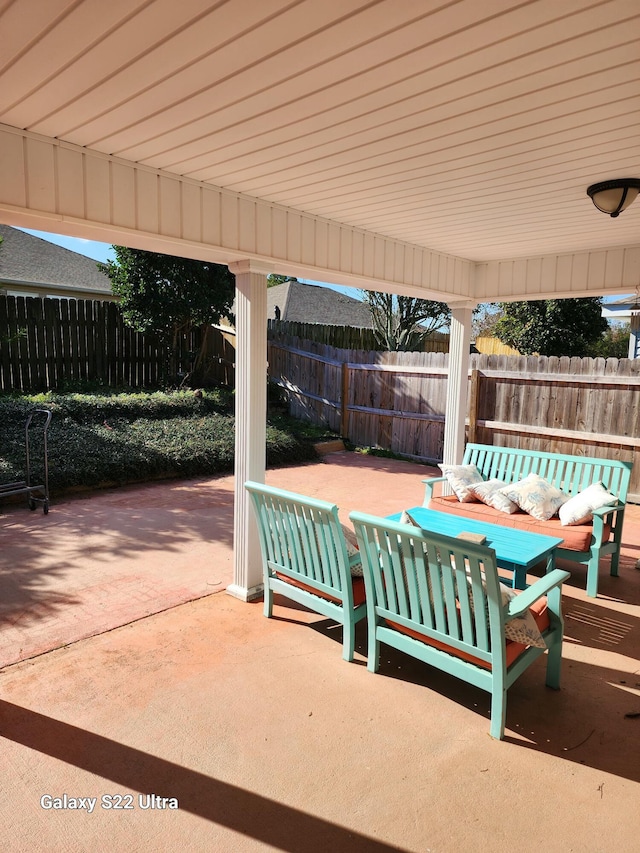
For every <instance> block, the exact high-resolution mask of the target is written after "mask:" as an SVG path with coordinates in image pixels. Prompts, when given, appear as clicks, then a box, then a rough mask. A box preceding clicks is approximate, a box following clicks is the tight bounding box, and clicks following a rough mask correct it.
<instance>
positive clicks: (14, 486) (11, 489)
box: [0, 409, 51, 515]
mask: <svg viewBox="0 0 640 853" xmlns="http://www.w3.org/2000/svg"><path fill="white" fill-rule="evenodd" d="M35 415H45V421H44V424H43V427H42V437H43V443H42V448H43V457H44V460H43V461H44V483H43V484H41V485H37V486H36V485H33V484H32V483H31V455H30V450H29V428H30V427H31V423H32V421H33V418H34V416H35ZM50 423H51V412H50V411H49V410H48V409H34V411H33V412H31V414H30V415H29V417H28V418H27V422H26V424H25V428H24V443H25V452H26V468H27V479H26V480H21V481H19V482H17V483H6V484H5V485H0V499H2V498H4V497H8V496H9V495H28V501H29V509H32V510H33V509H35V508H36V505H37V504H39V503H41V504H42V511H43V512H44V514H45V515H46V514H47V513H48V512H49V459H48V452H47V430H48V429H49V424H50Z"/></svg>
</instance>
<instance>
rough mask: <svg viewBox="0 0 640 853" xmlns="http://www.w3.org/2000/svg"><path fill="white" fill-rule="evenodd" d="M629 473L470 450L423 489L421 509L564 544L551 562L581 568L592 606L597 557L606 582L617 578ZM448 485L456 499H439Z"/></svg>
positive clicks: (608, 464) (583, 462)
mask: <svg viewBox="0 0 640 853" xmlns="http://www.w3.org/2000/svg"><path fill="white" fill-rule="evenodd" d="M632 467H633V466H632V463H631V462H622V461H618V460H613V459H596V458H590V457H585V456H566V455H563V454H559V453H544V452H541V451H538V450H522V449H515V448H509V447H494V446H492V445H484V444H468V445H467V447H466V450H465V454H464V458H463V460H462V464H461V465H459V466H456V465H442V466H441V468H442V470H443V476H442V477H435V478H430V479H427V480H424V481H423V482H424V483H425V500H424V506H425V507H428V508H429V509H434V510H438V511H440V512H447V513H454V514H456V515H459V516H464V517H467V518H471V519H475V520H478V521H485V522H488V523H491V524H500V525H504V526H507V527H513V528H517V529H520V530H526V531H529V532H531V533H542V534H544V535H546V536H555V537H559V538H561V539H562V540H563V542H562V545H561V546H560V547H559V548H558V549H557V550H556V557H560V558H562V559H564V560H570V561H572V562H574V563H578V564H581V565H586V567H587V583H586V589H587V595H588V596H590V597H592V598H595V597H596V596H597V592H598V565H599V562H600V559H601V557H603V556H605V555H607V554H610V555H611V569H610V571H611V574H612V575H614V576H616V575H617V574H618V562H619V558H620V542H621V537H622V524H623V521H624V509H625V503H626V499H627V491H628V489H629V480H630V477H631V470H632ZM447 482H448V483H449V485H450V486H451V488H452V489H453V491H454V494H452V495H443V494H438V495H436V494H435V488H434V487H435V486H436V484H442V483H447ZM505 499H506V500H505ZM571 499H573V500H572V502H571Z"/></svg>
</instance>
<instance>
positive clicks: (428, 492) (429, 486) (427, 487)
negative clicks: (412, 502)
mask: <svg viewBox="0 0 640 853" xmlns="http://www.w3.org/2000/svg"><path fill="white" fill-rule="evenodd" d="M422 482H423V483H424V503H423V506H428V504H429V501H430V500H431V498H432V497H433V487H434V486H435V484H436V483H446V482H447V478H446V477H430V478H429V479H428V480H423V481H422Z"/></svg>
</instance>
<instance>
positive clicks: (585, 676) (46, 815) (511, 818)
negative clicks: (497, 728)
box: [0, 453, 640, 853]
mask: <svg viewBox="0 0 640 853" xmlns="http://www.w3.org/2000/svg"><path fill="white" fill-rule="evenodd" d="M429 473H430V471H429V469H425V468H424V467H422V466H418V465H413V464H411V463H407V462H399V461H396V460H385V459H377V458H373V457H368V456H361V455H357V454H351V453H339V454H332V455H330V456H328V457H326V458H325V461H324V462H323V463H320V464H315V465H307V466H297V467H290V468H282V469H277V470H270V471H268V472H267V482H270V483H273V484H275V485H278V486H281V487H283V488H290V489H293V490H297V491H302V492H304V493H306V494H311V495H316V496H319V497H324V498H327V499H331V500H335V501H336V503H338V505H339V506H340V507H341V514H342V515H343V516H344V519H345V520H346V518H347V516H348V513H349V512H350V511H351V510H352V509H366V510H367V511H371V512H374V513H378V514H382V515H385V514H388V513H391V512H393V511H397V510H399V509H402V508H404V507H410V506H415V505H416V504H419V503H421V501H422V496H423V487H422V484H421V482H420V480H421V478H422V477H424V476H428V475H429ZM232 502H233V478H232V477H221V478H215V479H201V480H197V481H190V482H179V483H178V482H170V483H159V484H154V485H148V486H140V487H127V488H122V489H117V490H110V491H105V492H102V493H97V494H93V495H91V496H88V495H84V496H76V497H73V498H65V499H64V500H59V501H54V503H53V505H52V509H51V512H50V514H49V515H48V516H46V517H45V516H43V515H42V513H41V512H36V513H29V511H28V510H25V509H23V508H22V507H18V506H15V507H13V506H12V507H10V508H5V510H4V512H3V514H2V515H0V620H1V621H0V626H1V629H0V756H1V758H0V770H1V772H0V829H2V830H3V832H2V849H3V850H8V851H102V850H104V849H105V847H107V846H108V847H109V848H111V849H113V850H116V851H119V850H127V851H173V850H175V849H179V848H183V849H186V850H194V851H201V850H202V851H205V850H206V851H257V850H285V851H301V853H302V852H303V851H304V853H306V851H311V853H313V851H321V850H322V851H325V850H336V851H343V850H344V851H352V850H353V851H358V850H362V851H374V853H375V851H377V850H380V851H383V850H404V851H416V853H426V851H437V852H438V853H449V851H452V853H453V851H455V853H457V851H476V850H478V849H480V850H491V851H502V850H505V851H506V850H511V849H513V848H518V849H520V850H526V851H528V850H537V849H539V848H540V847H544V848H545V850H549V851H563V853H564V851H618V852H619V853H625V851H629V852H630V853H631V851H636V850H637V849H638V845H639V841H638V839H640V810H639V809H638V807H637V803H638V800H639V797H640V717H638V716H635V715H636V714H638V713H640V618H639V617H640V571H637V570H636V569H635V563H636V560H638V558H640V507H638V506H632V507H629V509H628V516H627V519H626V522H625V530H624V535H623V539H624V547H623V558H622V561H621V569H620V577H619V578H610V577H609V575H608V573H607V572H606V571H605V572H603V573H602V581H601V589H600V594H599V597H598V599H596V600H592V599H588V598H587V597H586V595H585V592H584V573H583V571H582V570H581V569H574V570H573V576H572V579H571V581H570V582H569V583H568V584H566V585H565V587H564V610H565V619H566V632H565V645H564V668H563V687H562V690H561V691H559V692H555V691H550V690H548V689H547V688H545V686H544V661H538V662H537V663H536V664H535V665H534V666H533V667H531V668H530V669H529V670H528V671H527V672H526V673H525V674H524V675H523V676H522V678H521V679H520V680H519V681H518V682H517V683H516V684H515V685H514V687H512V689H511V690H510V691H509V700H508V704H507V732H506V738H505V740H504V741H503V742H501V743H500V742H497V741H494V740H492V739H491V738H490V737H489V735H488V728H489V702H488V697H487V696H486V695H485V694H483V693H482V692H481V691H479V690H476V689H474V688H472V687H470V686H468V685H461V684H458V683H457V682H456V681H455V680H454V679H452V678H449V677H448V676H446V675H444V674H441V673H437V672H434V671H433V670H430V669H429V668H428V667H425V666H423V665H420V664H418V663H416V662H413V661H411V660H409V659H407V658H405V657H404V656H403V655H401V654H400V653H398V652H392V651H388V652H387V654H385V655H384V657H383V662H382V666H381V671H380V673H379V674H377V675H372V674H371V673H369V672H367V670H366V660H365V657H364V655H363V652H364V651H365V630H366V629H364V626H363V625H362V624H361V625H360V631H359V634H358V654H357V656H356V662H355V663H353V664H348V663H346V662H344V661H343V660H342V658H341V643H340V641H341V632H340V629H339V628H337V627H336V626H335V625H333V624H332V623H331V622H329V621H328V620H326V619H324V618H323V617H320V616H317V615H315V614H311V613H309V612H307V611H305V610H304V609H302V608H299V607H297V606H295V605H293V604H292V603H288V602H286V601H285V600H284V599H279V600H278V599H277V604H276V607H275V611H274V613H275V617H276V618H274V619H272V620H267V619H265V618H264V617H263V616H262V607H261V603H256V604H244V603H242V602H239V601H237V600H235V599H233V598H231V597H230V596H228V595H226V594H224V593H222V594H212V593H215V592H219V591H222V590H224V588H225V586H226V585H227V584H228V583H229V582H230V580H231V575H232V550H231V547H232V543H231V539H232ZM604 562H605V564H606V562H607V561H604ZM565 566H566V564H565ZM149 614H151V615H149ZM363 629H364V630H363ZM51 649H53V650H52V651H50V650H51ZM63 794H66V795H67V797H69V798H80V797H82V798H94V797H95V798H97V801H96V804H95V807H94V810H93V811H92V813H91V814H89V813H88V812H87V810H86V809H79V810H78V809H76V810H74V809H48V808H44V807H43V805H41V802H43V803H44V805H47V804H48V802H49V801H48V800H46V799H45V800H44V801H41V798H42V797H43V796H44V797H45V798H46V796H48V795H50V796H51V797H58V798H61V797H63ZM147 794H157V795H158V796H160V797H167V798H175V799H176V800H177V804H178V809H177V810H174V809H169V808H143V806H144V805H148V804H149V802H150V801H149V799H148V798H147V796H146V795H147ZM114 795H119V796H121V797H122V798H123V799H122V800H121V801H120V805H129V800H128V798H127V797H128V795H131V797H132V799H131V805H132V806H133V808H131V809H115V808H111V809H107V808H104V807H103V806H104V805H105V804H106V805H108V804H112V805H113V804H116V803H118V800H117V799H110V800H109V799H107V800H104V801H103V800H102V798H103V797H107V798H108V797H113V796H114ZM139 795H142V799H141V801H140V800H139ZM154 804H155V805H157V803H154Z"/></svg>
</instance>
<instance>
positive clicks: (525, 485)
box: [500, 474, 569, 521]
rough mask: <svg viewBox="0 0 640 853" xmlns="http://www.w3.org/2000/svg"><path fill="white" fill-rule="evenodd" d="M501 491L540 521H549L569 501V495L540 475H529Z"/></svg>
mask: <svg viewBox="0 0 640 853" xmlns="http://www.w3.org/2000/svg"><path fill="white" fill-rule="evenodd" d="M500 491H501V492H502V494H503V495H506V496H507V497H508V498H509V500H510V501H513V502H514V503H517V504H518V506H519V507H520V509H521V510H524V512H528V513H529V515H531V516H533V518H536V519H537V520H538V521H548V520H549V519H550V518H551V516H553V515H555V514H556V513H557V512H558V510H559V509H560V507H561V506H562V504H564V503H566V502H567V501H568V500H569V495H567V494H565V493H564V492H561V491H560V489H557V488H556V487H555V486H553V485H552V484H551V483H549V482H548V481H547V480H545V479H544V477H540V476H539V475H538V474H529V475H528V476H527V477H525V478H524V479H523V480H520V481H519V482H517V483H512V484H511V485H510V486H505V487H504V488H503V489H500Z"/></svg>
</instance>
